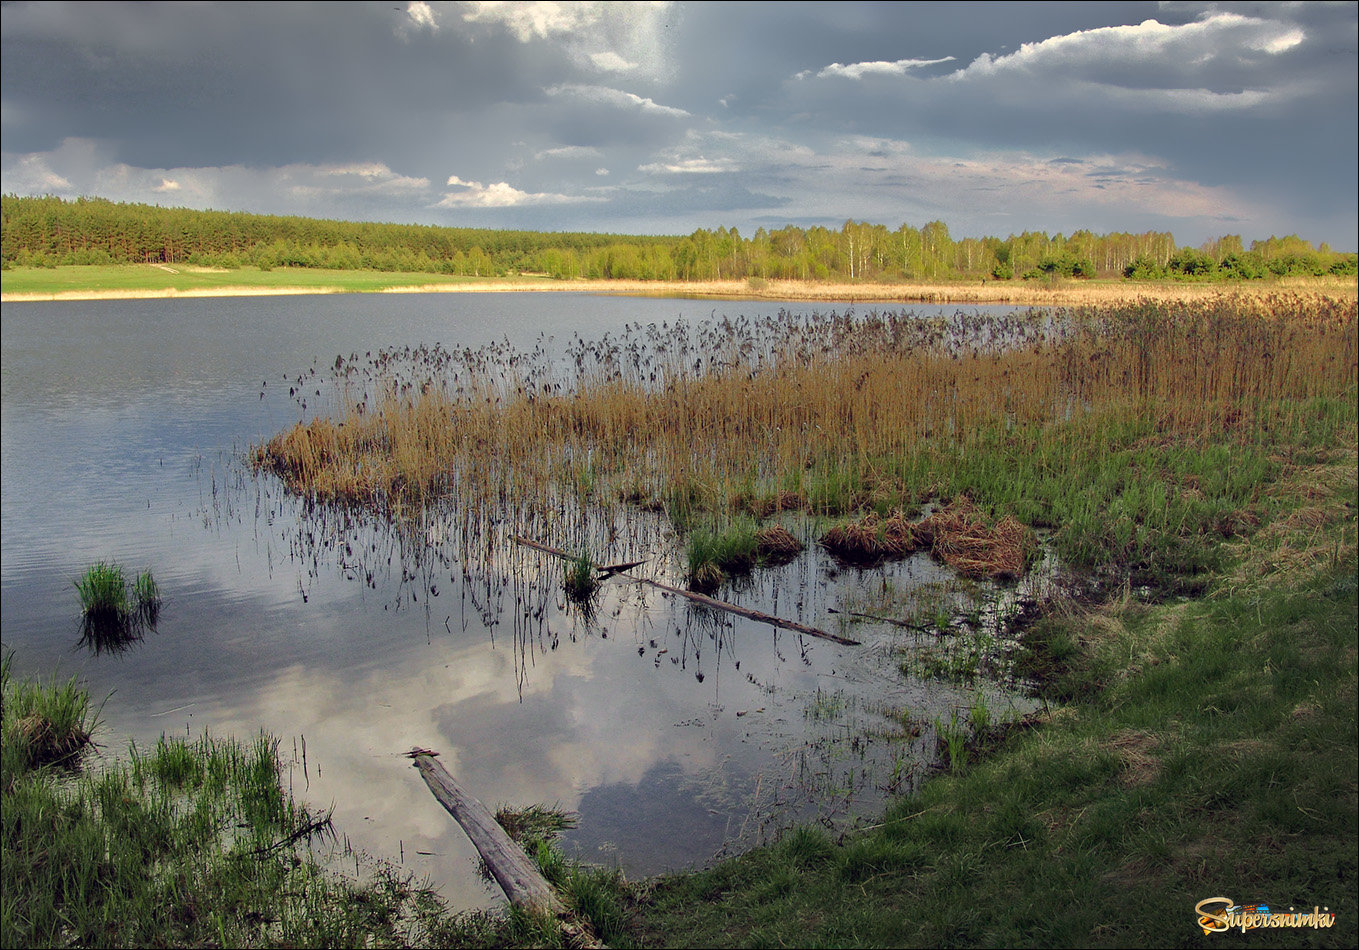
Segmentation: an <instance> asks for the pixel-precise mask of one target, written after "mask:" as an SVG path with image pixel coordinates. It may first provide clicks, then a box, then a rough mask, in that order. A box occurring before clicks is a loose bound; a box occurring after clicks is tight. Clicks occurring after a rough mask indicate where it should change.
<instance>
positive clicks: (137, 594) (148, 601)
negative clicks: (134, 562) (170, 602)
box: [132, 569, 161, 627]
mask: <svg viewBox="0 0 1359 950" xmlns="http://www.w3.org/2000/svg"><path fill="white" fill-rule="evenodd" d="M132 596H133V599H134V600H135V601H136V604H137V613H138V615H139V616H140V617H141V618H142V621H143V622H144V623H145V624H146V625H147V626H150V627H154V626H155V625H156V621H157V619H159V617H160V603H161V601H160V585H159V584H157V583H156V579H155V578H154V577H152V576H151V571H150V570H149V569H148V570H145V571H142V572H141V573H140V574H138V575H137V580H136V581H135V582H133V585H132Z"/></svg>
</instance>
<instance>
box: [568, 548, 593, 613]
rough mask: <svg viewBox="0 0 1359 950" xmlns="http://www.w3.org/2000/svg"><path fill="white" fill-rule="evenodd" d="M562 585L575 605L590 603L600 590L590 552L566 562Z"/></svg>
mask: <svg viewBox="0 0 1359 950" xmlns="http://www.w3.org/2000/svg"><path fill="white" fill-rule="evenodd" d="M562 585H563V587H564V588H565V590H566V597H567V599H568V600H570V601H571V602H572V603H574V604H578V605H584V604H588V603H590V600H591V598H592V597H594V594H595V591H596V590H598V589H599V579H598V578H597V577H596V576H595V565H594V561H593V560H591V558H590V554H589V552H582V553H581V554H578V555H576V556H575V557H574V558H572V559H571V560H569V561H567V562H566V566H565V567H564V568H563V580H562Z"/></svg>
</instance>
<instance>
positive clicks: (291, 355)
mask: <svg viewBox="0 0 1359 950" xmlns="http://www.w3.org/2000/svg"><path fill="white" fill-rule="evenodd" d="M486 296H487V297H490V298H494V299H479V297H478V296H477V295H468V296H467V297H466V298H463V299H458V298H456V297H455V296H453V295H438V296H437V297H436V298H433V299H431V298H421V297H418V296H400V297H384V298H370V297H359V296H353V297H323V298H322V297H318V298H306V297H301V298H289V299H288V300H286V301H280V300H277V299H267V298H249V299H240V300H229V299H216V300H184V301H115V302H90V303H84V304H41V305H28V306H22V305H10V304H6V305H5V308H4V319H3V359H2V360H0V376H2V377H3V413H0V426H3V482H4V492H3V498H2V503H3V530H2V531H0V545H2V546H3V558H2V559H0V572H2V574H3V629H4V646H5V649H6V650H11V649H12V650H14V651H16V664H15V667H16V672H18V673H19V674H20V675H23V674H25V673H38V674H41V675H42V676H44V677H47V676H50V675H52V674H53V673H54V672H57V673H60V675H61V676H62V677H63V678H64V677H65V676H69V675H71V674H73V673H76V674H79V675H80V676H82V678H83V679H84V681H85V682H86V684H87V685H88V687H89V688H90V690H91V692H92V694H93V695H94V698H95V701H96V702H100V701H103V700H105V698H107V702H105V703H104V706H103V716H104V721H105V724H106V726H105V732H104V737H105V740H106V741H107V742H108V745H107V746H106V748H105V751H106V753H107V754H109V755H119V754H121V752H122V749H121V742H122V740H123V737H132V738H133V739H135V740H136V741H137V742H138V743H141V744H146V743H149V742H154V741H155V739H156V737H158V736H159V735H160V734H162V733H180V734H187V735H193V736H196V735H199V734H201V733H202V732H203V731H204V730H208V731H211V732H213V733H214V734H235V735H241V736H249V735H252V734H254V733H255V732H256V731H257V730H259V729H261V728H262V729H265V730H267V731H269V732H271V733H273V734H275V735H277V736H279V737H281V738H282V739H283V743H284V748H285V749H287V748H290V747H293V746H294V745H296V747H297V748H298V756H297V758H298V760H299V761H298V764H297V767H296V768H295V769H294V770H293V773H292V775H291V777H290V781H291V782H292V783H293V790H294V791H295V792H297V793H298V794H299V795H301V796H303V797H304V798H305V799H306V800H307V801H309V802H311V803H313V804H315V805H317V806H319V807H321V808H325V807H328V806H329V805H331V804H334V806H335V815H334V817H335V822H336V827H337V829H338V830H339V831H340V833H341V835H342V836H344V837H346V838H347V839H348V841H349V842H350V843H351V844H353V845H354V846H356V847H359V848H362V849H365V850H368V851H371V852H373V853H374V854H379V855H384V856H388V857H397V856H398V855H404V859H405V866H406V867H407V869H409V870H413V871H415V872H417V873H421V874H428V875H430V876H431V877H432V878H433V879H434V880H435V881H436V882H437V883H438V884H439V885H440V886H441V887H442V889H443V890H444V892H445V894H446V895H447V896H448V897H449V898H450V899H451V900H452V901H454V902H455V903H456V904H458V905H460V906H484V905H488V904H490V903H492V902H494V900H495V897H494V896H493V895H492V894H491V893H490V892H488V891H487V890H486V889H485V888H484V887H483V886H482V884H481V883H480V881H479V880H478V878H477V876H476V873H475V854H474V852H473V851H472V849H471V846H470V845H469V844H468V843H467V842H466V839H465V837H464V836H463V834H462V832H461V831H460V830H459V829H458V828H457V826H456V825H455V824H454V823H453V822H452V821H450V820H449V818H448V816H447V815H446V814H445V813H444V812H443V810H442V809H441V808H440V807H439V806H438V804H437V803H436V802H435V801H434V800H433V798H432V797H431V796H430V795H429V793H428V791H427V790H426V788H425V787H424V784H423V782H421V781H420V780H419V778H418V775H417V773H416V771H415V770H414V769H413V768H411V765H410V762H409V761H408V760H407V759H404V758H402V757H401V754H402V753H403V752H405V751H406V750H408V749H409V748H410V747H411V746H415V745H419V746H423V747H427V748H432V749H436V750H438V751H440V752H441V754H442V761H443V762H444V764H445V766H446V767H448V768H449V770H450V771H452V772H453V773H454V774H456V775H458V777H459V779H460V780H462V781H463V782H465V783H466V784H467V786H468V787H469V788H470V789H471V790H472V791H473V792H474V793H475V794H477V795H478V796H479V797H481V798H482V799H483V800H484V801H486V802H487V804H489V805H492V806H493V807H494V805H496V804H500V803H510V804H517V805H525V804H530V803H534V802H546V803H557V804H560V805H561V806H562V807H565V808H568V809H571V810H575V811H578V812H580V814H581V822H580V825H579V826H578V828H577V829H575V830H574V831H573V832H571V833H570V834H569V835H568V836H567V838H566V842H567V844H568V845H569V846H570V847H573V848H575V849H576V851H577V853H579V854H581V855H585V856H596V855H609V856H611V859H612V860H613V861H616V862H617V863H618V865H619V866H621V867H623V868H624V869H625V870H626V871H627V872H628V873H629V874H643V873H649V872H650V871H653V870H659V869H662V868H669V867H678V866H683V865H685V864H688V863H692V862H698V861H703V860H706V859H707V858H708V857H709V856H711V855H712V854H713V853H714V852H715V851H717V850H718V849H719V848H722V847H724V846H725V847H729V848H734V847H740V846H742V845H744V844H746V843H749V842H751V841H755V840H760V839H761V838H762V837H764V836H767V835H769V834H771V833H772V832H773V831H774V830H775V829H777V828H778V827H779V826H780V825H782V824H786V823H788V822H790V821H793V820H799V819H809V820H825V821H828V822H832V821H841V820H843V819H844V818H845V817H846V816H848V815H852V814H854V813H860V814H873V813H875V812H876V811H877V810H878V809H879V808H880V802H881V797H882V796H883V795H884V794H888V793H890V792H893V791H902V790H906V789H909V788H910V787H911V786H912V783H913V782H914V781H915V777H916V776H917V774H918V773H920V772H921V771H922V770H923V768H924V766H923V765H922V764H921V763H923V762H926V761H929V760H930V759H932V757H933V748H932V741H933V736H932V732H931V730H930V728H929V723H930V722H931V721H932V719H933V717H934V716H936V715H938V714H940V713H941V712H942V711H944V710H948V709H949V708H950V707H951V706H953V705H959V704H963V703H965V702H967V701H968V700H969V699H970V696H971V693H970V691H967V692H963V691H959V690H958V689H956V688H954V687H950V686H947V685H944V684H941V683H939V682H935V681H921V680H912V679H906V678H903V677H902V676H901V675H900V674H899V672H898V670H897V666H898V664H899V662H900V653H901V650H902V649H905V648H908V647H909V645H910V640H911V635H909V634H907V633H903V632H902V631H901V630H899V629H896V628H892V627H891V626H890V625H885V624H873V623H870V622H857V623H855V624H854V625H853V626H852V628H851V627H848V626H846V627H835V625H836V624H837V623H839V622H840V621H838V620H836V618H835V617H834V616H833V615H832V614H830V608H837V609H850V608H852V607H855V606H856V605H857V606H863V605H864V593H863V592H864V590H865V588H866V587H872V585H874V584H881V582H882V581H883V579H884V578H885V579H887V580H890V581H891V582H892V583H893V584H895V585H898V586H899V587H902V588H905V587H909V586H911V585H917V586H918V584H919V583H921V582H925V581H927V580H929V579H930V578H932V577H933V575H932V574H931V573H930V572H931V571H935V570H937V568H935V567H932V566H930V565H929V563H928V562H925V563H916V562H906V563H901V564H896V565H890V566H887V567H885V568H883V569H882V570H881V571H879V572H876V573H873V572H869V573H864V572H858V571H855V570H841V569H840V568H838V567H837V566H836V565H834V564H833V563H832V562H830V561H829V560H828V559H826V558H824V557H823V556H822V555H821V554H820V553H819V552H818V551H817V550H816V549H814V548H812V549H809V550H808V551H806V552H805V553H804V554H803V555H802V556H801V557H799V558H798V559H796V560H794V561H792V562H791V563H789V564H787V565H785V566H782V567H779V568H776V569H772V570H768V571H763V572H760V573H758V574H756V575H754V576H752V577H751V578H749V579H747V580H745V581H742V582H741V583H739V584H737V585H734V586H728V587H725V588H723V589H722V591H721V592H720V594H719V596H721V597H722V598H724V599H727V600H731V601H734V602H739V603H742V604H745V605H748V606H753V607H756V608H757V609H761V610H764V611H766V612H768V613H772V614H775V615H778V616H783V617H787V618H789V619H794V620H798V621H800V622H803V623H808V624H812V625H818V626H825V627H828V628H834V629H837V630H839V631H840V632H846V631H848V632H850V633H852V635H853V636H854V638H855V639H860V640H862V641H863V645H862V646H861V647H841V646H838V645H834V644H830V643H826V642H824V641H814V640H809V639H807V638H805V637H801V636H797V635H794V634H790V633H788V632H787V631H779V630H775V629H773V628H771V627H769V626H767V625H764V624H760V623H756V622H754V621H750V620H747V619H744V618H739V617H734V616H732V615H729V614H725V613H715V612H713V611H709V610H704V609H702V608H696V607H694V606H693V605H690V604H689V603H688V602H685V601H681V600H680V599H678V598H675V597H673V596H671V595H668V594H666V593H664V592H661V591H658V590H656V589H653V588H648V587H645V586H643V585H640V584H636V583H631V582H629V581H628V580H626V579H625V578H621V577H615V578H612V579H609V580H606V581H605V582H604V583H603V585H602V587H601V589H600V590H599V592H598V594H597V596H596V598H595V600H594V607H595V609H594V612H593V614H592V615H586V614H585V613H583V612H582V611H579V610H577V609H575V608H574V607H573V606H572V605H571V604H570V603H569V601H568V600H567V598H566V596H565V593H564V591H563V588H562V565H561V564H560V562H558V561H557V560H555V559H553V558H550V557H547V556H545V555H542V554H540V553H538V552H534V551H531V550H528V549H525V548H522V547H519V546H516V545H514V544H513V543H512V541H511V540H510V536H511V534H513V533H515V532H524V533H530V532H532V533H534V534H536V536H538V537H540V538H542V539H544V540H554V539H555V540H557V541H559V542H560V541H562V540H563V539H567V540H571V539H574V540H578V541H580V542H582V546H585V545H588V547H589V548H590V550H592V551H594V552H597V556H599V557H600V558H601V559H606V560H608V561H611V562H625V561H633V560H641V561H644V564H643V565H642V566H641V567H639V568H638V569H637V570H638V573H640V574H642V576H647V577H652V578H656V579H660V580H665V581H669V582H679V581H680V577H681V573H682V572H681V570H680V566H679V563H678V560H677V557H676V552H675V550H674V539H673V537H671V535H670V532H669V529H668V528H667V527H666V526H665V525H664V524H662V523H661V522H660V521H659V519H658V516H655V515H653V514H651V513H648V512H642V511H638V510H636V509H634V508H625V507H623V506H619V507H618V508H617V509H616V510H615V512H614V515H613V516H612V518H599V517H592V518H585V517H584V516H583V512H581V511H580V510H579V509H578V508H573V507H572V506H571V505H570V504H564V503H561V500H560V499H548V500H546V501H543V502H541V503H539V504H537V505H535V506H532V507H530V506H521V507H511V508H509V509H506V510H501V511H497V512H495V513H485V512H478V511H457V510H452V509H447V508H438V507H434V508H430V509H427V510H425V509H422V510H419V511H410V512H406V513H404V515H403V516H402V517H397V518H395V519H393V520H391V521H386V520H383V521H378V520H375V519H373V518H371V517H368V516H363V515H360V514H358V513H356V512H353V511H349V510H345V509H342V508H327V507H323V506H315V505H308V503H307V502H306V501H305V500H303V499H298V498H294V497H291V496H288V495H286V494H285V493H284V492H283V491H282V489H281V488H280V486H278V484H277V483H275V482H273V481H272V480H271V479H269V478H256V477H255V476H253V475H251V474H250V473H249V471H248V470H247V469H246V467H245V466H244V464H243V463H242V461H241V455H242V454H243V453H244V451H245V449H246V447H247V446H248V445H249V444H251V442H253V441H255V440H258V439H260V438H262V437H267V436H269V435H272V434H273V433H274V432H276V431H278V430H280V429H281V428H283V427H284V426H285V425H287V424H288V423H290V422H293V421H296V420H297V418H298V417H299V406H298V405H297V404H296V403H295V402H294V401H293V400H292V399H290V398H289V397H288V392H287V387H280V386H279V381H280V380H282V378H283V377H284V376H285V375H288V376H290V377H291V378H292V381H293V382H295V381H296V376H297V374H298V368H299V367H305V366H310V365H313V364H314V363H316V362H317V361H318V360H320V361H322V365H325V363H326V362H329V361H333V359H334V354H336V353H351V352H353V353H364V352H367V351H370V350H371V351H376V350H377V349H378V348H380V347H385V346H412V347H414V346H419V345H420V344H422V343H432V342H437V341H439V340H443V341H446V342H449V343H450V345H452V344H454V343H456V344H457V345H459V346H463V345H466V346H470V347H473V348H475V347H478V346H480V345H482V344H484V343H487V342H490V341H492V340H497V339H501V338H503V337H508V338H509V339H510V342H511V343H513V344H515V345H517V346H531V345H532V344H533V342H534V341H535V340H537V339H538V338H539V336H540V335H541V334H543V333H545V332H546V333H548V334H554V333H555V334H557V335H558V336H559V337H560V338H562V339H568V338H569V336H570V334H571V333H572V332H573V331H574V332H577V333H578V334H579V335H580V336H581V337H583V338H593V337H598V336H600V335H601V334H602V333H603V332H605V331H615V330H618V329H619V328H621V327H622V326H623V325H624V324H625V323H636V322H638V321H641V322H642V323H644V324H645V323H650V322H656V323H660V322H663V321H665V320H670V321H674V320H675V318H676V317H677V316H678V315H680V314H682V313H683V312H684V303H682V302H667V301H663V300H647V301H638V300H628V299H620V298H611V299H606V300H601V299H598V298H576V297H574V296H573V295H540V296H538V297H536V298H534V299H518V298H516V297H515V295H486ZM530 296H532V295H530ZM736 306H737V307H739V310H736V311H735V312H738V313H739V312H744V313H746V314H750V315H752V316H759V315H767V314H769V313H772V312H776V311H777V310H778V309H779V307H780V306H781V305H780V304H777V303H773V304H748V303H742V304H739V305H736ZM711 309H713V303H712V302H711V301H708V302H705V303H704V304H703V307H702V310H701V311H700V312H701V314H702V315H704V316H706V315H707V314H708V312H709V310H711ZM261 340H268V341H269V342H268V345H267V346H264V347H262V346H261V345H260V342H259V341H261ZM621 358H623V359H626V358H627V354H626V353H625V352H624V353H622V354H621ZM261 382H265V383H266V385H263V386H261V385H260V384H261ZM311 391H312V392H314V389H313V390H311ZM313 398H315V397H313ZM310 408H312V409H314V408H315V407H314V405H313V406H311V407H310ZM101 559H107V560H121V561H124V562H128V563H135V564H138V565H142V564H146V565H149V566H150V567H152V568H153V569H154V571H155V575H156V578H157V580H158V581H159V582H160V585H161V588H162V590H163V592H164V604H163V607H162V610H161V613H160V615H159V616H158V618H157V622H156V624H155V635H154V636H147V637H145V638H144V639H143V640H141V641H139V642H135V643H133V644H131V645H132V646H133V647H134V649H130V650H126V651H122V652H111V651H109V650H107V649H102V648H96V649H94V650H88V649H86V648H84V647H80V646H78V644H77V643H76V636H75V635H74V634H73V629H74V627H75V625H76V624H78V623H79V621H78V619H76V618H77V616H78V615H77V613H76V608H77V605H76V603H75V599H74V593H73V588H72V581H73V579H74V578H75V577H77V576H79V574H80V572H81V571H83V570H84V569H85V568H86V567H87V566H88V565H89V564H90V563H92V562H94V561H97V560H101ZM808 710H813V712H812V713H810V714H809V712H808ZM903 710H904V711H906V715H905V717H904V718H903V714H902V711H903ZM912 724H913V725H912ZM913 728H914V729H915V732H914V733H913V732H912V729H913ZM303 750H305V755H304V754H303Z"/></svg>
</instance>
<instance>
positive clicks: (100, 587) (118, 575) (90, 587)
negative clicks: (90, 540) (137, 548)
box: [75, 561, 131, 622]
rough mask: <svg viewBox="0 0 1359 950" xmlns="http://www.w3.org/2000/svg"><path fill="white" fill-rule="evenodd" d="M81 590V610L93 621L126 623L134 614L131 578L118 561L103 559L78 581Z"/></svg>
mask: <svg viewBox="0 0 1359 950" xmlns="http://www.w3.org/2000/svg"><path fill="white" fill-rule="evenodd" d="M75 586H76V590H77V591H78V592H79V593H80V609H81V612H82V613H83V614H84V615H85V617H86V618H88V619H90V620H93V621H115V622H123V621H125V620H126V619H127V617H128V616H129V614H130V613H131V611H130V609H129V604H128V596H127V580H126V579H125V578H124V576H123V569H122V568H121V567H119V566H118V565H117V564H109V563H106V562H104V561H100V562H99V563H98V564H94V565H92V566H91V567H90V568H89V569H88V570H87V571H86V572H85V574H84V576H82V577H81V578H80V579H79V580H77V581H76V582H75Z"/></svg>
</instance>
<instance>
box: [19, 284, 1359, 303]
mask: <svg viewBox="0 0 1359 950" xmlns="http://www.w3.org/2000/svg"><path fill="white" fill-rule="evenodd" d="M1299 291H1302V292H1307V291H1312V292H1316V293H1322V294H1326V295H1328V296H1329V295H1337V296H1342V297H1355V296H1359V286H1356V285H1355V284H1349V283H1342V282H1340V281H1315V280H1283V281H1269V282H1264V283H1250V284H1244V283H1227V284H1181V285H1175V284H1164V283H1135V284H1129V283H1123V282H1117V283H1115V282H1084V281H1081V282H1077V281H1071V282H1063V283H1060V284H1058V285H1056V286H1032V285H1026V284H1018V285H1016V284H1014V283H1012V282H1000V281H995V282H991V283H986V284H947V283H936V284H921V283H910V284H844V283H818V282H816V281H783V280H771V281H766V282H764V283H763V284H762V285H761V286H759V287H752V286H751V284H750V282H748V281H745V280H729V281H693V282H690V281H642V280H577V281H557V280H544V281H541V282H521V281H518V280H482V281H470V282H466V283H456V284H409V285H400V286H393V287H384V288H379V289H375V290H353V289H350V288H347V287H344V286H342V285H339V284H334V285H321V286H314V287H306V286H293V287H287V286H284V287H258V286H255V287H252V286H249V285H245V284H242V285H238V286H222V287H192V288H185V289H179V288H173V287H169V288H161V289H152V288H148V289H131V290H122V289H119V290H97V289H90V290H63V291H56V292H53V293H0V303H41V302H48V301H83V300H156V299H167V298H178V297H184V298H198V297H286V296H298V295H302V294H342V293H379V294H435V293H444V294H448V293H452V294H458V293H580V294H601V295H609V296H625V297H691V298H712V299H722V300H797V301H826V302H836V303H893V304H910V303H928V304H950V303H957V304H1000V305H1005V304H1012V305H1016V306H1063V305H1079V304H1097V303H1116V302H1120V301H1126V300H1136V299H1154V300H1165V301H1191V300H1202V299H1204V298H1208V297H1214V296H1218V295H1222V294H1239V293H1245V294H1248V295H1252V296H1257V295H1258V296H1263V295H1268V294H1272V293H1278V292H1299Z"/></svg>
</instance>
